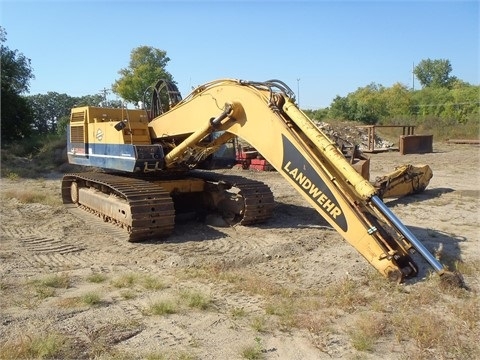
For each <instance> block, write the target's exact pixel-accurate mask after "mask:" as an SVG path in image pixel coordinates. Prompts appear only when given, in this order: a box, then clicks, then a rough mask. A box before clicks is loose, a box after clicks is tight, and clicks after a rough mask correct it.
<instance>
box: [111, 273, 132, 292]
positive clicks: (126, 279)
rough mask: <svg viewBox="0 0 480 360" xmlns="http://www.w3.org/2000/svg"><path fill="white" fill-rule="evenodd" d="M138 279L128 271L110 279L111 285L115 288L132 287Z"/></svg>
mask: <svg viewBox="0 0 480 360" xmlns="http://www.w3.org/2000/svg"><path fill="white" fill-rule="evenodd" d="M137 281H138V275H136V274H133V273H129V274H123V275H120V276H119V277H117V278H115V279H113V280H112V285H113V286H114V287H116V288H119V289H121V288H132V287H133V286H134V285H135V283H136V282H137Z"/></svg>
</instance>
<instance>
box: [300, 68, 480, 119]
mask: <svg viewBox="0 0 480 360" xmlns="http://www.w3.org/2000/svg"><path fill="white" fill-rule="evenodd" d="M450 71H451V65H450V62H449V61H448V60H430V59H427V60H422V62H420V63H419V64H418V65H417V66H416V67H415V69H414V73H415V75H416V77H417V78H418V79H419V81H420V83H421V85H422V89H420V90H413V89H410V88H408V87H407V86H406V85H404V84H401V83H396V84H394V85H392V86H391V87H384V86H382V85H380V84H376V83H371V84H369V85H367V86H364V87H360V88H358V89H357V90H356V91H354V92H351V93H349V94H348V95H346V96H336V97H335V98H334V99H333V101H332V103H331V105H330V106H329V107H328V108H326V109H320V110H316V111H310V112H309V115H310V116H312V117H313V118H315V119H317V120H325V119H340V120H350V121H358V122H360V123H364V124H369V125H373V124H386V123H395V122H399V121H405V120H407V121H412V120H415V121H416V122H418V121H422V119H426V118H438V119H448V120H454V121H455V122H457V123H458V124H464V123H466V122H468V121H475V120H476V121H479V119H480V86H478V85H471V84H469V83H466V82H464V81H462V80H460V79H457V78H456V77H453V76H449V72H450ZM435 74H437V75H435Z"/></svg>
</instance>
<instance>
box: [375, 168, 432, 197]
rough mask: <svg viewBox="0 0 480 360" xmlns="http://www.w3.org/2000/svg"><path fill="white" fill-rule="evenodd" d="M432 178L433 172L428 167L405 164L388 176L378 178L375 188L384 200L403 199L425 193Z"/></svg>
mask: <svg viewBox="0 0 480 360" xmlns="http://www.w3.org/2000/svg"><path fill="white" fill-rule="evenodd" d="M432 177H433V172H432V169H431V168H430V166H428V165H417V166H414V165H410V164H405V165H401V166H397V167H396V168H395V170H394V171H393V172H391V173H389V174H387V175H384V176H379V177H377V178H376V179H375V183H374V184H373V186H374V187H375V188H377V189H378V190H379V195H380V197H382V198H395V197H402V196H406V195H410V194H416V193H420V192H422V191H424V190H425V188H426V187H427V186H428V184H429V183H430V179H431V178H432Z"/></svg>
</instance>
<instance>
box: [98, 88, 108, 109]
mask: <svg viewBox="0 0 480 360" xmlns="http://www.w3.org/2000/svg"><path fill="white" fill-rule="evenodd" d="M99 91H100V94H102V96H103V102H104V103H105V104H106V103H107V94H108V93H110V90H108V89H107V88H103V89H102V90H99ZM104 106H105V105H104Z"/></svg>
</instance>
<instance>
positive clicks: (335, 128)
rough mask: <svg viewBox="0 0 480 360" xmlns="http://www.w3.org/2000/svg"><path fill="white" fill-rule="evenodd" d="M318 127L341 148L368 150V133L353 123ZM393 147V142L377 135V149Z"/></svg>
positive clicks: (323, 123)
mask: <svg viewBox="0 0 480 360" xmlns="http://www.w3.org/2000/svg"><path fill="white" fill-rule="evenodd" d="M316 125H317V126H318V128H319V129H320V130H322V131H323V132H324V133H325V135H327V136H328V137H329V138H330V139H331V140H332V141H335V142H336V143H337V144H338V145H339V146H345V147H353V146H355V145H358V147H359V149H360V150H366V149H368V132H367V129H365V128H362V127H357V126H355V125H352V124H351V123H335V124H329V123H326V122H317V123H316ZM393 146H394V144H393V143H392V142H390V141H387V140H384V139H382V138H380V137H379V136H378V135H376V134H375V149H389V148H391V147H393Z"/></svg>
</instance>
